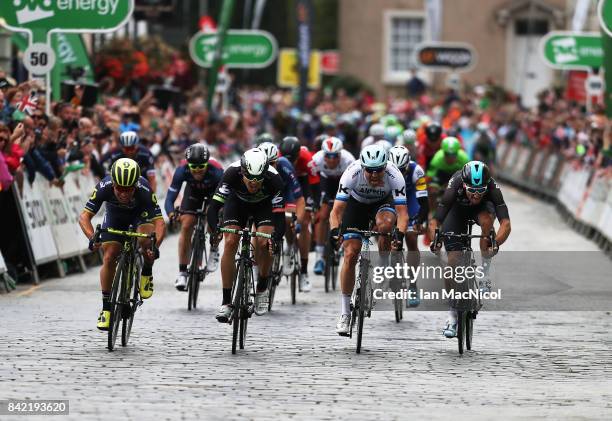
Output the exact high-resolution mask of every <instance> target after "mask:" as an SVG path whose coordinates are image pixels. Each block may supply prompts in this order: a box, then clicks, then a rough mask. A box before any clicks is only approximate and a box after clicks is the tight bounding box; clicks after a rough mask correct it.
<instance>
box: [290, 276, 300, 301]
mask: <svg viewBox="0 0 612 421" xmlns="http://www.w3.org/2000/svg"><path fill="white" fill-rule="evenodd" d="M298 273H299V272H298V271H297V270H294V271H293V272H292V273H291V275H289V282H290V283H291V304H293V305H295V294H296V292H297V282H298Z"/></svg>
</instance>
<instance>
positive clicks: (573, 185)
mask: <svg viewBox="0 0 612 421" xmlns="http://www.w3.org/2000/svg"><path fill="white" fill-rule="evenodd" d="M589 175H590V171H589V170H588V169H583V168H581V169H576V168H573V167H572V166H570V165H568V166H566V167H565V168H564V174H562V175H561V177H562V178H561V187H560V188H559V193H558V194H557V199H558V200H559V202H560V203H561V204H562V205H563V206H564V207H565V208H566V209H567V210H568V212H570V213H571V214H572V215H577V214H578V210H579V208H580V206H581V205H582V203H583V201H584V199H585V194H586V189H587V185H588V181H589Z"/></svg>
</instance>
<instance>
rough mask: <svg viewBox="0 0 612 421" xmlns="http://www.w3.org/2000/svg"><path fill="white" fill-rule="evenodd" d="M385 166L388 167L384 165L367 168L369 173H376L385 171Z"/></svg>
mask: <svg viewBox="0 0 612 421" xmlns="http://www.w3.org/2000/svg"><path fill="white" fill-rule="evenodd" d="M385 168H387V166H386V165H384V166H382V167H378V168H366V169H365V170H366V172H367V173H369V174H376V173H379V172H383V171H384V170H385Z"/></svg>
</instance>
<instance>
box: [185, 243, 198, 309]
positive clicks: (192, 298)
mask: <svg viewBox="0 0 612 421" xmlns="http://www.w3.org/2000/svg"><path fill="white" fill-rule="evenodd" d="M194 240H195V241H194V243H193V248H192V249H191V259H190V264H189V279H188V281H187V290H188V291H189V294H187V310H189V311H191V309H192V308H196V305H197V302H198V292H199V291H200V263H201V257H200V254H201V250H200V248H201V247H200V240H199V239H198V236H197V232H196V233H195V235H194Z"/></svg>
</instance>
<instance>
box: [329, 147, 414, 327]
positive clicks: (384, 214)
mask: <svg viewBox="0 0 612 421" xmlns="http://www.w3.org/2000/svg"><path fill="white" fill-rule="evenodd" d="M371 221H374V222H375V228H374V229H375V230H376V231H379V232H383V233H391V232H392V231H393V247H394V248H396V249H401V246H402V243H403V241H404V232H406V229H407V228H408V210H407V207H406V183H405V182H404V177H403V176H402V174H401V172H400V171H399V170H398V169H397V167H395V165H387V152H386V151H385V149H384V148H383V147H382V146H380V145H370V146H367V147H365V148H364V149H363V150H362V151H361V154H360V156H359V161H355V162H353V163H352V164H351V165H350V166H349V167H348V168H347V169H346V171H344V174H342V177H341V178H340V185H339V187H338V193H337V194H336V200H335V201H334V207H333V209H332V211H331V215H330V219H329V226H330V231H329V241H330V243H331V245H332V246H337V245H338V243H339V242H340V241H341V240H343V241H342V246H343V248H344V262H343V265H342V269H341V272H340V286H341V289H342V299H341V304H342V306H341V314H340V318H339V320H338V324H337V325H336V333H338V334H339V335H341V336H347V335H348V332H349V325H350V300H351V294H352V292H353V287H354V286H355V265H356V264H357V258H358V257H359V252H360V250H361V237H360V236H359V235H358V234H355V233H350V232H349V233H345V232H346V230H347V228H357V229H360V230H367V229H369V228H370V222H371ZM396 222H397V228H398V229H397V230H393V228H394V227H395V225H396ZM342 233H344V234H343V235H342ZM391 246H392V244H391V240H390V239H389V238H388V237H381V238H379V240H378V249H379V250H380V251H389V250H390V249H391Z"/></svg>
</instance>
